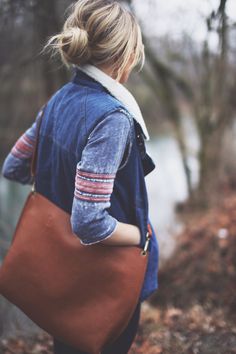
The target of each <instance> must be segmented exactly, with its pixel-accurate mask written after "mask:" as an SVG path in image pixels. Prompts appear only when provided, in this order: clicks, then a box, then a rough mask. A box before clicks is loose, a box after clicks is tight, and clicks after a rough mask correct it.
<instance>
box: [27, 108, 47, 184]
mask: <svg viewBox="0 0 236 354" xmlns="http://www.w3.org/2000/svg"><path fill="white" fill-rule="evenodd" d="M46 106H47V103H46V104H45V105H44V106H43V108H42V111H41V114H40V116H39V118H38V121H37V125H36V134H35V141H34V147H33V156H32V160H31V167H30V172H31V176H32V178H33V188H32V191H34V190H35V174H36V164H37V152H38V142H39V131H40V126H41V123H42V119H43V116H44V112H45V109H46Z"/></svg>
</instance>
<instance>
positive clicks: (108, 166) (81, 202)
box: [2, 0, 158, 354]
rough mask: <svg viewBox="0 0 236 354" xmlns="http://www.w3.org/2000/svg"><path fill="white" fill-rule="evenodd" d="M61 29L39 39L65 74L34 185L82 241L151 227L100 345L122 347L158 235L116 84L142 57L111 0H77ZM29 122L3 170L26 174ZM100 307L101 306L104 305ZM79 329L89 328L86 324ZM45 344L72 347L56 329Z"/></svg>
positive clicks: (145, 169) (138, 134)
mask: <svg viewBox="0 0 236 354" xmlns="http://www.w3.org/2000/svg"><path fill="white" fill-rule="evenodd" d="M71 9H72V11H71V14H70V16H69V17H68V18H67V20H66V22H65V24H64V27H63V30H62V32H61V33H59V34H57V35H55V36H53V37H52V38H50V39H49V41H48V43H47V45H46V46H45V48H52V49H53V50H54V52H55V53H60V55H61V59H62V61H63V62H64V63H65V64H66V66H67V67H70V66H72V67H73V70H74V75H73V77H72V79H71V80H70V82H68V83H67V84H65V85H64V86H63V87H61V88H60V89H59V90H58V91H57V92H56V93H55V94H54V95H53V96H52V97H51V98H50V100H49V101H48V103H47V107H46V109H45V112H44V117H43V120H42V124H41V127H40V134H39V145H38V159H37V171H36V178H35V186H36V190H37V191H38V192H39V193H41V194H43V195H45V196H46V197H47V198H48V199H50V200H52V201H53V202H54V203H55V204H57V205H58V206H59V207H61V208H62V209H64V210H65V211H67V212H68V213H70V214H71V225H72V229H73V232H74V233H75V234H76V235H77V236H78V237H79V239H80V242H81V243H82V244H84V245H88V246H89V245H91V244H94V243H97V242H101V243H104V244H109V245H113V246H116V245H124V246H125V245H138V246H140V247H144V243H145V235H146V233H147V231H150V228H151V231H152V237H151V241H150V243H149V246H148V247H149V251H150V252H149V258H148V266H147V271H146V274H145V279H144V283H143V287H142V291H141V294H140V301H139V303H138V305H137V307H136V310H135V312H134V314H133V317H132V318H131V320H130V322H129V324H128V326H127V328H126V329H125V330H124V332H123V333H122V334H121V335H120V336H119V338H118V339H117V340H116V341H115V342H114V343H113V344H112V345H110V347H109V348H106V349H104V351H103V353H102V354H116V353H117V354H125V353H127V352H128V350H129V348H130V347H131V344H132V342H133V340H134V337H135V334H136V332H137V328H138V323H139V316H140V306H141V302H142V301H144V300H145V299H146V298H147V297H148V296H149V295H150V294H151V293H152V292H153V291H154V290H156V289H157V287H158V284H157V269H158V243H157V240H156V236H155V234H154V230H153V228H152V225H151V223H150V220H149V217H148V199H147V191H146V185H145V179H144V177H145V176H146V175H147V174H148V173H150V172H151V171H152V170H153V169H154V168H155V164H154V163H153V161H152V159H151V157H150V156H149V155H148V154H147V152H146V148H145V143H144V139H147V140H148V139H149V135H148V131H147V128H146V125H145V122H144V120H143V117H142V114H141V111H140V110H139V107H138V105H137V102H136V101H135V99H134V98H133V96H132V94H131V93H130V92H129V91H128V90H127V89H126V88H125V87H124V86H123V85H122V83H124V82H126V81H127V80H128V77H129V74H130V72H131V70H132V69H133V68H134V67H135V66H137V64H138V63H141V64H143V62H144V46H143V43H142V37H141V31H140V27H139V25H138V23H137V20H136V18H135V17H134V16H133V14H131V13H130V12H129V11H128V10H127V9H126V8H125V7H123V6H121V4H120V3H118V2H116V1H111V0H93V1H89V0H79V1H77V2H76V3H75V4H74V5H73V6H72V7H71ZM40 113H41V111H39V113H38V115H37V117H36V119H35V122H34V123H33V124H32V126H31V127H30V128H29V129H27V130H26V131H25V133H24V134H23V135H22V136H21V137H20V138H19V139H18V140H17V142H16V143H15V145H14V146H13V147H12V149H11V151H10V153H9V154H8V156H7V157H6V159H5V161H4V165H3V168H2V173H3V175H4V176H5V177H6V178H8V179H10V180H15V181H18V182H20V183H23V184H31V183H32V177H31V175H30V162H31V158H32V151H33V146H34V142H35V130H36V123H37V121H38V117H39V116H40ZM104 311H105V309H104ZM88 330H89V329H88ZM53 340H54V353H55V354H72V353H74V354H80V353H81V354H82V353H83V352H81V351H79V350H78V349H75V348H72V347H71V346H69V345H68V344H66V343H62V342H61V341H60V340H59V339H57V338H53Z"/></svg>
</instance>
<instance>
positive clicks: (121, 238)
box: [100, 221, 141, 246]
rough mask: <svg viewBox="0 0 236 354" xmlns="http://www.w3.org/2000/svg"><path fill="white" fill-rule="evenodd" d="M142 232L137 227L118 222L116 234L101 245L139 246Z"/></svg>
mask: <svg viewBox="0 0 236 354" xmlns="http://www.w3.org/2000/svg"><path fill="white" fill-rule="evenodd" d="M140 242H141V232H140V229H139V228H138V227H137V226H136V225H132V224H126V223H123V222H120V221H118V223H117V226H116V228H115V230H114V232H113V233H112V234H111V236H110V237H108V238H107V239H105V240H103V241H100V243H102V244H105V245H109V246H139V245H140Z"/></svg>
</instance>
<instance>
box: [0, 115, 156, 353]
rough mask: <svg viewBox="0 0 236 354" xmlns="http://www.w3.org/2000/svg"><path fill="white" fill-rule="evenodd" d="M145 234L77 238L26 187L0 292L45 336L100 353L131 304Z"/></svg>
mask: <svg viewBox="0 0 236 354" xmlns="http://www.w3.org/2000/svg"><path fill="white" fill-rule="evenodd" d="M43 111H44V110H43ZM42 117H43V113H42V114H41V117H40V119H39V121H38V124H37V136H36V142H35V146H34V152H33V158H32V164H31V174H32V176H33V177H35V171H36V168H35V166H36V157H37V147H38V139H39V129H40V125H41V121H42ZM33 187H34V184H33ZM148 226H149V225H148ZM150 237H151V228H149V232H148V233H147V235H146V243H145V247H144V250H143V249H142V248H140V247H139V246H109V245H105V244H100V243H96V244H93V245H89V246H85V245H82V244H81V243H80V240H79V238H78V236H77V235H75V234H74V233H73V232H72V229H71V223H70V215H69V214H68V213H66V212H65V211H64V210H62V209H61V208H59V207H58V206H57V205H55V204H54V203H52V202H51V201H50V200H49V199H47V198H45V197H44V196H43V195H41V194H40V193H38V192H37V191H35V189H34V188H32V191H31V192H30V193H29V195H28V197H27V199H26V202H25V205H24V207H23V210H22V212H21V215H20V218H19V220H18V223H17V226H16V229H15V231H14V235H13V240H12V243H11V246H10V249H9V250H8V253H7V255H6V256H5V259H4V261H3V264H2V266H1V268H0V293H1V294H2V295H3V296H4V297H5V298H7V299H8V300H9V301H10V302H12V303H13V304H15V305H16V306H18V307H19V308H20V309H21V310H22V311H23V312H24V313H25V314H26V315H27V316H28V317H29V318H30V319H32V320H33V321H34V322H35V323H36V324H37V325H39V326H40V327H41V328H42V329H44V330H45V331H47V332H48V333H49V334H51V335H52V336H54V337H56V338H58V339H60V340H61V341H63V342H65V343H67V344H69V345H71V346H74V347H75V348H77V349H80V350H82V351H85V352H88V353H91V354H98V353H101V351H102V349H103V348H105V347H106V346H107V345H109V344H111V343H112V342H113V341H114V340H115V339H116V338H117V337H118V336H119V335H120V334H121V332H122V331H123V330H124V329H125V327H126V326H127V324H128V322H129V320H130V318H131V316H132V314H133V312H134V310H135V307H136V305H137V302H138V300H139V295H140V291H141V288H142V284H143V281H144V275H145V271H146V267H147V259H148V256H149V252H148V251H147V246H148V242H149V239H150Z"/></svg>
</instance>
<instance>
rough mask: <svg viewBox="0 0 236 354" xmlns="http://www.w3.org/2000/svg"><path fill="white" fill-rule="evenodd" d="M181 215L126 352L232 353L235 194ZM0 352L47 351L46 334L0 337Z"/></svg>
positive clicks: (235, 338)
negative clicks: (182, 225)
mask: <svg viewBox="0 0 236 354" xmlns="http://www.w3.org/2000/svg"><path fill="white" fill-rule="evenodd" d="M187 220H188V221H187V226H186V229H185V231H184V232H183V234H182V235H180V236H179V237H178V246H177V249H176V251H175V253H174V254H173V255H172V257H171V259H170V260H169V261H168V262H167V263H166V264H165V265H164V266H163V267H162V269H161V270H159V276H158V278H159V289H158V291H157V292H156V293H155V294H153V296H152V297H151V298H150V302H149V303H146V302H145V303H143V305H142V312H141V321H140V326H139V330H138V333H137V336H136V340H135V342H134V343H133V345H132V348H131V350H130V354H233V353H234V354H236V296H235V295H236V196H230V197H228V198H226V199H225V200H224V203H222V205H221V206H219V207H217V208H215V209H213V210H211V211H208V212H206V213H205V214H202V215H198V216H194V217H192V216H190V215H189V216H188V217H187ZM0 353H1V354H12V353H14V354H49V353H52V340H51V337H50V336H48V335H47V334H46V333H45V334H44V333H42V334H41V335H39V336H37V337H34V338H31V339H27V340H25V339H23V338H12V339H11V340H2V341H1V343H0ZM121 354H122V353H121Z"/></svg>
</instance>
